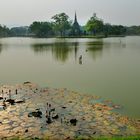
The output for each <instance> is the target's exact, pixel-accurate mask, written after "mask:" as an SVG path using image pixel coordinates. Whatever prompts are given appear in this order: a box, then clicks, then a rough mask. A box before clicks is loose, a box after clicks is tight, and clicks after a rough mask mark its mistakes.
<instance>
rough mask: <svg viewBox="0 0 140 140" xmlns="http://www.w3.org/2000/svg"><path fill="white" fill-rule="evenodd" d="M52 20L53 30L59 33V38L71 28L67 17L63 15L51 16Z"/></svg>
mask: <svg viewBox="0 0 140 140" xmlns="http://www.w3.org/2000/svg"><path fill="white" fill-rule="evenodd" d="M52 19H53V20H54V29H55V30H56V31H58V32H60V35H61V36H65V34H66V31H67V30H68V29H70V27H71V22H70V20H69V16H68V15H66V14H65V13H60V14H56V15H55V16H53V17H52Z"/></svg>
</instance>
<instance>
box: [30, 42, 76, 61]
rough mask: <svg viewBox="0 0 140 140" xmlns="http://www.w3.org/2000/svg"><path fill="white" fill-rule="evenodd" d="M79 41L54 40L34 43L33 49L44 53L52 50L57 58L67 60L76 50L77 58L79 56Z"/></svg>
mask: <svg viewBox="0 0 140 140" xmlns="http://www.w3.org/2000/svg"><path fill="white" fill-rule="evenodd" d="M77 46H78V42H54V43H46V44H34V45H32V49H33V50H34V52H35V53H43V52H47V51H51V52H52V56H53V58H54V59H55V60H57V61H61V62H65V61H67V60H68V58H69V54H70V53H71V52H72V51H74V52H75V59H76V57H77V51H78V48H77Z"/></svg>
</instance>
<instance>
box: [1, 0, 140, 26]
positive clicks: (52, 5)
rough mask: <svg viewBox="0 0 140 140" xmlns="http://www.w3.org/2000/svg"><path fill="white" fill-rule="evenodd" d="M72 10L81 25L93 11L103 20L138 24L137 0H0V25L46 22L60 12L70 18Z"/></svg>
mask: <svg viewBox="0 0 140 140" xmlns="http://www.w3.org/2000/svg"><path fill="white" fill-rule="evenodd" d="M75 11H76V12H77V17H78V21H79V23H80V24H81V25H84V24H86V22H87V20H88V19H89V18H90V17H91V16H92V15H93V13H97V16H98V17H99V18H101V19H103V20H104V22H105V23H111V24H121V25H127V26H131V25H140V14H139V13H140V0H0V24H1V25H7V26H8V27H12V26H25V25H30V24H31V23H32V22H33V21H50V20H51V17H52V16H53V15H55V14H58V13H61V12H65V13H66V14H68V15H69V17H70V19H74V13H75Z"/></svg>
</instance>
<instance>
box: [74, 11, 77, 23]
mask: <svg viewBox="0 0 140 140" xmlns="http://www.w3.org/2000/svg"><path fill="white" fill-rule="evenodd" d="M74 22H75V23H76V22H77V14H76V11H75V19H74Z"/></svg>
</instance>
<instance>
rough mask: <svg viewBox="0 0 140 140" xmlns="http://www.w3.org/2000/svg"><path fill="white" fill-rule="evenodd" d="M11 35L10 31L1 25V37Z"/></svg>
mask: <svg viewBox="0 0 140 140" xmlns="http://www.w3.org/2000/svg"><path fill="white" fill-rule="evenodd" d="M9 35H10V30H9V28H7V27H6V26H1V25H0V37H6V36H9Z"/></svg>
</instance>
